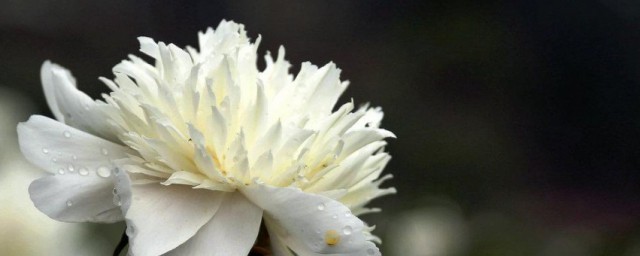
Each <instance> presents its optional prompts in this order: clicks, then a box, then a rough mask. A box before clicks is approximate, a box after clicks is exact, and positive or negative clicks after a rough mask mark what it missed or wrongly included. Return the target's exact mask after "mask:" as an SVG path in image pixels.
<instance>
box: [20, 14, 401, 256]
mask: <svg viewBox="0 0 640 256" xmlns="http://www.w3.org/2000/svg"><path fill="white" fill-rule="evenodd" d="M139 41H140V44H141V51H142V52H143V53H145V54H146V55H148V56H150V57H151V58H153V59H155V66H154V65H150V64H148V63H147V62H145V61H144V60H143V59H141V58H138V57H135V56H129V60H125V61H123V62H121V63H120V64H118V65H116V66H115V67H114V68H113V73H114V75H115V78H114V79H113V80H108V79H105V78H100V79H101V80H102V81H103V82H104V83H105V84H106V85H107V86H108V87H109V88H110V89H111V90H113V92H111V93H110V94H109V95H103V97H104V101H99V100H98V101H94V100H92V99H91V98H90V97H88V96H87V95H85V94H84V93H82V92H80V91H78V90H77V89H76V84H75V80H74V78H73V77H72V76H71V74H70V73H69V71H67V70H65V69H64V68H62V67H60V66H58V65H56V64H52V63H50V62H45V64H44V65H43V67H42V74H41V75H42V82H43V85H44V91H45V95H46V98H47V102H48V104H49V106H50V107H51V110H52V112H53V113H54V115H55V117H56V118H57V119H58V121H55V120H51V119H49V118H46V117H43V116H32V117H31V118H30V119H29V120H28V121H27V122H25V123H21V124H19V125H18V133H19V139H20V147H21V149H22V152H23V154H24V155H25V156H26V157H27V158H28V159H29V160H30V161H31V162H32V163H34V164H36V165H38V166H39V167H41V168H43V169H45V170H47V171H49V172H50V173H51V174H53V175H50V176H47V177H44V178H41V179H38V180H36V181H34V182H33V183H32V184H31V186H30V188H29V192H30V194H31V199H32V200H33V202H34V204H35V205H36V206H37V208H38V209H40V210H41V211H42V212H44V213H45V214H47V215H48V216H49V217H51V218H54V219H57V220H61V221H68V222H85V221H89V222H117V221H121V220H126V222H127V235H128V236H129V241H130V247H129V248H130V253H131V254H132V255H160V254H167V255H246V254H247V253H249V251H250V250H251V249H252V247H253V246H254V245H255V246H256V247H258V246H263V245H260V244H259V243H256V239H257V237H258V234H259V233H260V231H261V230H262V232H267V233H263V234H261V237H262V236H264V237H266V236H267V234H268V243H269V244H268V247H270V251H271V252H272V253H273V254H275V255H294V254H293V253H295V254H297V255H318V254H330V255H337V254H340V255H379V254H380V252H379V250H378V248H377V247H376V245H375V244H374V243H373V242H372V241H377V240H378V239H377V238H376V237H374V236H373V235H371V233H370V231H371V230H372V229H373V228H372V227H369V226H367V225H366V224H365V223H364V222H362V221H361V220H360V219H359V218H357V217H356V215H359V214H363V213H366V212H371V211H377V209H370V208H366V207H365V205H366V204H367V203H368V202H369V201H370V200H371V199H373V198H376V197H379V196H382V195H386V194H390V193H394V192H395V189H394V188H384V189H381V188H379V186H380V184H381V183H382V182H383V181H384V180H386V179H388V178H390V177H391V175H387V176H384V177H382V178H380V174H381V172H382V170H383V168H384V166H385V165H386V163H387V162H388V161H389V159H390V156H389V155H388V154H387V153H385V152H383V147H384V145H385V144H386V143H385V141H384V139H385V138H387V137H393V136H394V135H393V134H392V133H391V132H389V131H386V130H383V129H380V128H379V124H380V121H381V119H382V111H381V110H380V109H379V108H369V107H367V106H364V107H361V108H359V109H357V110H355V111H354V105H353V103H347V104H344V105H342V106H341V107H340V108H338V109H337V110H336V111H333V108H334V105H335V104H336V101H337V100H338V97H339V96H340V94H341V93H342V92H343V91H344V90H345V88H346V87H347V83H346V82H341V81H340V79H339V74H340V70H339V69H337V68H336V67H335V65H334V64H333V63H329V64H327V65H325V66H324V67H321V68H318V67H316V66H314V65H312V64H310V63H303V64H302V67H301V70H300V73H299V74H298V75H297V76H295V77H294V76H293V75H291V74H289V73H288V69H289V67H290V64H289V63H288V62H287V61H285V60H284V49H283V48H280V50H279V52H278V57H277V58H276V59H275V60H274V59H272V57H271V56H270V55H269V54H267V56H266V58H265V59H266V68H265V69H264V70H263V71H259V70H258V68H257V64H256V63H257V47H258V44H259V41H260V38H258V40H257V41H256V42H255V43H251V42H250V41H249V38H247V36H246V32H245V30H244V27H243V25H241V24H237V23H234V22H227V21H223V22H222V23H221V24H220V25H219V26H218V28H217V29H215V30H213V29H208V30H207V31H206V32H204V33H200V34H199V44H200V50H196V49H193V48H187V50H186V51H185V50H182V49H180V48H178V47H177V46H175V45H173V44H169V45H167V44H164V43H162V42H159V43H156V42H154V41H153V40H152V39H150V38H146V37H140V38H139ZM261 223H262V224H263V226H264V228H261Z"/></svg>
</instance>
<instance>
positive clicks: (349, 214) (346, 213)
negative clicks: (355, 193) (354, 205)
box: [344, 212, 353, 218]
mask: <svg viewBox="0 0 640 256" xmlns="http://www.w3.org/2000/svg"><path fill="white" fill-rule="evenodd" d="M344 216H345V217H347V218H349V217H351V216H353V215H352V214H351V212H345V213H344Z"/></svg>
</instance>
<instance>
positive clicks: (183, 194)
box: [117, 172, 226, 256]
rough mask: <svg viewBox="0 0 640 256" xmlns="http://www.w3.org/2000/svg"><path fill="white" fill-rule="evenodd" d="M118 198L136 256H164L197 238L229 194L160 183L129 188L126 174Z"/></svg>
mask: <svg viewBox="0 0 640 256" xmlns="http://www.w3.org/2000/svg"><path fill="white" fill-rule="evenodd" d="M121 173H122V174H120V175H119V179H118V186H117V189H118V195H119V196H120V197H121V200H122V210H123V212H124V214H125V219H126V220H127V235H128V236H129V246H130V252H131V254H132V255H136V256H145V255H161V254H163V253H166V252H168V251H171V250H173V249H175V248H176V247H178V246H179V245H181V244H183V243H184V242H185V241H187V240H189V239H190V238H191V237H193V236H194V235H195V234H196V233H197V232H198V230H199V229H200V228H201V227H202V226H204V225H205V224H206V223H207V222H208V221H209V220H210V219H211V218H212V217H213V216H214V215H215V214H216V212H217V211H218V209H219V207H220V205H221V203H222V202H223V199H224V198H225V195H226V193H225V192H215V191H211V190H204V189H192V188H191V187H189V186H184V185H170V186H164V185H160V184H157V183H153V184H143V185H136V184H133V185H130V186H127V183H128V180H126V174H124V173H125V172H121Z"/></svg>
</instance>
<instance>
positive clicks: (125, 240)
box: [113, 232, 129, 256]
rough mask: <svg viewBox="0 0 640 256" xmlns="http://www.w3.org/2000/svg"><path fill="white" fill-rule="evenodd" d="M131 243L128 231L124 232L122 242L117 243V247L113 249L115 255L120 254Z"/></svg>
mask: <svg viewBox="0 0 640 256" xmlns="http://www.w3.org/2000/svg"><path fill="white" fill-rule="evenodd" d="M127 244H129V237H127V232H122V236H121V237H120V242H118V245H116V248H115V249H114V250H113V256H118V255H120V253H121V252H122V250H123V249H124V247H126V246H127Z"/></svg>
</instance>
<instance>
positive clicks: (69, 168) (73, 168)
mask: <svg viewBox="0 0 640 256" xmlns="http://www.w3.org/2000/svg"><path fill="white" fill-rule="evenodd" d="M67 170H69V171H70V172H73V171H75V170H76V168H75V167H73V165H72V164H70V165H69V167H67Z"/></svg>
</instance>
